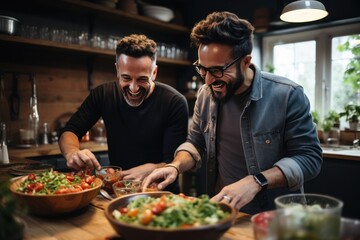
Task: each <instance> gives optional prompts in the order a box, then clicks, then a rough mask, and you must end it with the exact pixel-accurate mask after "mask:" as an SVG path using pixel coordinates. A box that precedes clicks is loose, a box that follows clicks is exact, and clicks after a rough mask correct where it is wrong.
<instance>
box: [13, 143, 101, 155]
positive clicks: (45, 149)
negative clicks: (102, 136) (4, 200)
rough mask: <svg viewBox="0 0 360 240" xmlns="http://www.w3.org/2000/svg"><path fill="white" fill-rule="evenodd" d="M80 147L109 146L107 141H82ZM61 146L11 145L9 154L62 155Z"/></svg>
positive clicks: (94, 150)
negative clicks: (27, 146)
mask: <svg viewBox="0 0 360 240" xmlns="http://www.w3.org/2000/svg"><path fill="white" fill-rule="evenodd" d="M80 148H81V149H84V148H87V149H89V150H90V151H92V152H102V151H107V150H108V146H107V144H106V143H99V142H93V141H90V142H81V143H80ZM60 154H61V152H60V148H59V145H58V144H47V145H39V146H37V147H36V146H34V147H30V148H16V147H9V156H10V157H19V158H29V157H38V156H51V155H60Z"/></svg>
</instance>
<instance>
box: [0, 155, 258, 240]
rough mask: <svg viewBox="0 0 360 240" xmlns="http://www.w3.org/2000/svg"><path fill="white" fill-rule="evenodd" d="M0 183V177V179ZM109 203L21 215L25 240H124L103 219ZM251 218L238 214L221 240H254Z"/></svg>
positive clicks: (2, 172) (99, 200)
mask: <svg viewBox="0 0 360 240" xmlns="http://www.w3.org/2000/svg"><path fill="white" fill-rule="evenodd" d="M29 162H34V161H33V160H26V159H22V158H14V159H13V162H12V163H11V164H9V165H7V166H5V165H0V176H2V177H5V178H6V173H7V169H8V168H9V167H11V165H13V164H19V163H29ZM0 181H1V178H0ZM109 202H110V201H109V200H106V199H104V198H103V197H102V196H101V195H98V196H97V197H96V198H95V199H93V200H92V202H91V203H90V205H89V206H87V207H85V208H84V209H81V210H79V211H76V212H74V213H71V214H67V215H64V216H61V217H39V216H34V215H31V214H26V215H25V216H22V219H23V220H24V222H25V235H24V239H25V240H31V239H36V240H39V239H41V240H60V239H61V240H64V239H66V240H67V239H69V240H72V239H86V240H105V239H107V240H110V239H111V240H123V239H122V238H121V237H119V236H118V235H117V233H116V232H115V230H114V229H113V228H112V227H111V225H110V223H109V222H108V220H107V219H106V217H105V213H104V209H105V207H106V206H107V204H108V203H109ZM250 217H251V215H248V214H245V213H241V212H239V213H238V215H237V218H236V221H235V222H234V225H233V226H232V227H231V228H230V229H229V230H228V231H227V232H226V233H225V234H224V235H223V236H222V237H221V239H220V240H238V239H244V240H253V239H254V235H253V229H252V225H251V221H250Z"/></svg>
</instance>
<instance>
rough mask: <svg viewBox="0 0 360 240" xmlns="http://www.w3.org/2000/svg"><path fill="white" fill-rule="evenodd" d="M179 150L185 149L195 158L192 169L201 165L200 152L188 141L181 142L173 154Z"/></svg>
mask: <svg viewBox="0 0 360 240" xmlns="http://www.w3.org/2000/svg"><path fill="white" fill-rule="evenodd" d="M179 151H186V152H188V153H189V154H190V155H191V156H192V158H193V159H194V160H195V162H196V164H195V166H194V169H198V168H200V167H201V156H200V153H199V152H198V150H197V149H196V147H195V146H194V145H193V144H192V143H190V142H185V143H183V144H181V145H180V146H179V147H178V148H177V149H176V151H175V154H174V156H176V154H177V153H178V152H179Z"/></svg>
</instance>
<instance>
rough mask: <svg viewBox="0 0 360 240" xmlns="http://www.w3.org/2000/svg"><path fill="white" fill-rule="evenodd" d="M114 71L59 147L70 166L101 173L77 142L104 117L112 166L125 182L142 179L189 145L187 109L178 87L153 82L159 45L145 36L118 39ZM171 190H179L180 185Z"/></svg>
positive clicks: (92, 95)
mask: <svg viewBox="0 0 360 240" xmlns="http://www.w3.org/2000/svg"><path fill="white" fill-rule="evenodd" d="M115 67H116V73H117V78H118V80H117V81H111V82H108V83H105V84H102V85H100V86H98V87H96V88H94V89H93V90H91V92H90V94H89V96H88V97H87V98H86V99H85V101H84V102H83V104H82V105H81V106H80V108H79V109H78V111H77V112H76V113H75V114H74V115H73V116H72V117H71V119H70V120H69V121H68V122H67V124H66V126H65V127H64V128H63V129H62V134H61V137H60V141H59V145H60V149H61V151H62V154H63V155H64V157H65V158H66V161H67V165H68V167H70V168H74V169H81V168H84V167H86V166H88V167H91V168H96V169H99V168H100V164H99V162H98V160H97V159H96V158H95V156H94V154H93V153H92V152H91V151H89V150H88V149H82V150H80V148H79V140H80V139H81V138H82V136H84V135H85V133H86V132H87V131H88V130H89V129H90V128H91V127H92V126H93V125H94V124H95V123H96V122H97V121H98V120H99V118H100V117H102V119H103V120H104V124H105V127H106V133H107V144H108V154H109V160H110V164H111V165H115V166H120V167H122V169H123V170H124V171H122V176H123V178H124V179H136V180H143V179H144V177H145V176H146V175H147V174H149V173H150V172H151V171H152V170H154V169H155V168H159V167H162V166H164V165H166V163H168V162H170V161H171V160H172V158H173V154H174V151H175V150H176V148H177V147H178V146H179V145H180V144H181V143H183V142H184V141H185V139H186V133H187V129H188V121H189V112H188V105H187V101H186V99H185V97H184V96H183V95H181V94H180V93H179V92H178V91H176V90H175V89H174V88H172V87H170V86H168V85H166V84H163V83H160V82H155V79H156V75H157V71H158V67H157V65H156V43H155V42H154V41H153V40H151V39H149V38H147V37H146V36H145V35H137V34H133V35H130V36H127V37H124V38H122V39H120V40H119V42H118V44H117V47H116V63H115ZM176 187H177V188H176ZM169 190H172V191H175V192H176V191H178V185H177V184H174V186H172V187H171V188H169Z"/></svg>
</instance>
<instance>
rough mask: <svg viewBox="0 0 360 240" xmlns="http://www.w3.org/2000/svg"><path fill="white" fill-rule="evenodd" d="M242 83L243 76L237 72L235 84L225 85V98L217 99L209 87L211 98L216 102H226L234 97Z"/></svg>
mask: <svg viewBox="0 0 360 240" xmlns="http://www.w3.org/2000/svg"><path fill="white" fill-rule="evenodd" d="M220 81H221V80H220ZM243 83H244V76H243V75H242V74H241V73H240V71H237V74H236V81H235V83H232V82H229V83H227V84H226V95H225V97H224V98H220V97H218V96H217V94H216V93H215V92H214V90H213V89H212V87H210V89H211V93H212V96H213V98H214V99H215V101H217V102H227V101H228V100H229V99H230V98H231V97H232V96H234V94H235V92H236V90H238V89H239V87H241V85H243Z"/></svg>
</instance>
